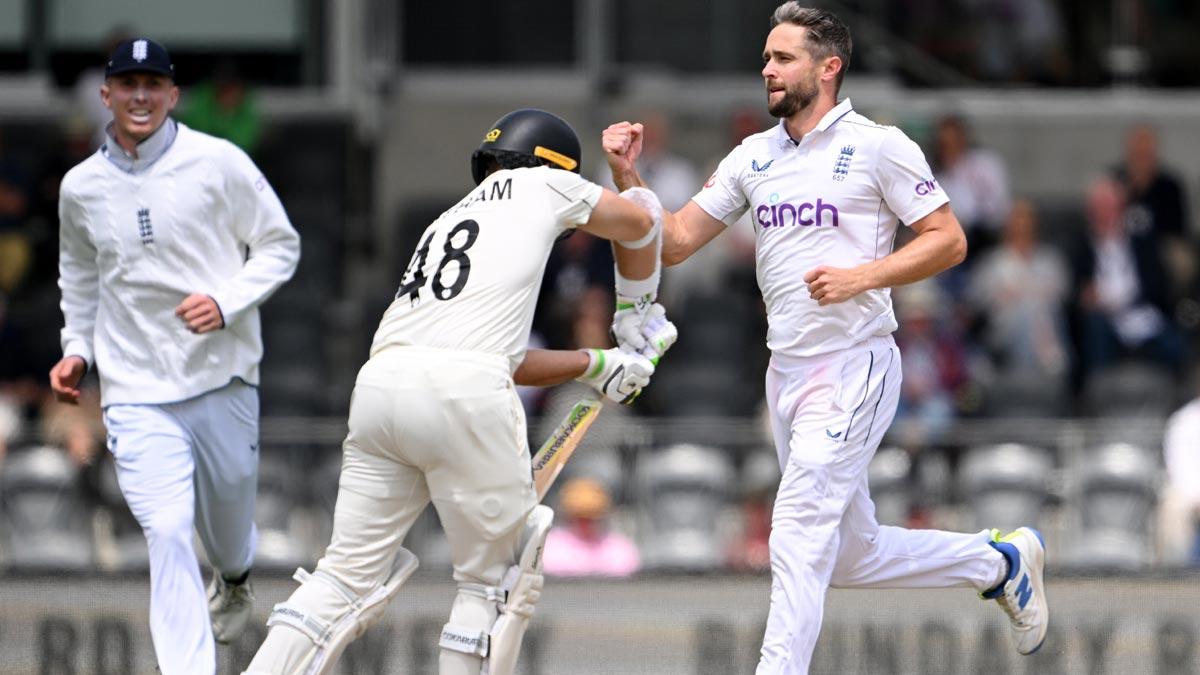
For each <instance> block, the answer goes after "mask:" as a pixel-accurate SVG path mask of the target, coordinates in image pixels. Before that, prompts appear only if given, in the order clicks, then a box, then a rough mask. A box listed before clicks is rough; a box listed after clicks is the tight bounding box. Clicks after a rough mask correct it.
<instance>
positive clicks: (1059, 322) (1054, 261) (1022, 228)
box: [969, 199, 1071, 376]
mask: <svg viewBox="0 0 1200 675" xmlns="http://www.w3.org/2000/svg"><path fill="white" fill-rule="evenodd" d="M1068 269H1069V268H1068V266H1067V263H1066V261H1065V260H1064V259H1063V257H1062V255H1060V254H1059V252H1058V251H1056V250H1054V249H1053V248H1050V247H1049V246H1045V245H1042V244H1040V243H1039V242H1038V223H1037V214H1036V212H1035V211H1034V208H1033V204H1032V203H1031V202H1030V201H1029V200H1027V199H1018V200H1017V201H1016V202H1014V203H1013V207H1012V210H1011V211H1010V212H1009V216H1008V222H1007V223H1006V224H1005V227H1004V239H1003V245H1002V246H1001V247H1000V248H997V249H995V250H993V251H991V252H989V253H987V254H985V256H984V257H983V259H982V260H980V261H979V264H978V265H976V266H975V268H974V269H973V270H972V271H971V284H970V290H969V298H970V300H971V302H972V304H973V305H974V311H975V314H976V315H977V316H978V317H981V319H982V320H983V321H984V322H985V325H984V328H983V330H984V336H985V337H984V343H985V345H986V347H987V350H988V353H989V355H990V356H991V358H992V362H993V363H994V364H995V365H996V366H997V367H998V368H999V369H1000V370H1003V371H1007V372H1012V373H1045V374H1047V375H1052V376H1062V375H1065V374H1066V370H1067V365H1068V363H1067V361H1068V349H1067V342H1066V334H1065V325H1064V321H1063V319H1064V314H1063V310H1064V308H1065V306H1066V302H1067V300H1068V299H1069V297H1070V283H1071V280H1070V275H1069V272H1068Z"/></svg>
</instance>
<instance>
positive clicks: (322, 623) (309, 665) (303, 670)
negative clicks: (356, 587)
mask: <svg viewBox="0 0 1200 675" xmlns="http://www.w3.org/2000/svg"><path fill="white" fill-rule="evenodd" d="M416 569H417V557H416V556H415V555H413V554H412V552H411V551H409V550H407V549H404V548H401V549H400V550H399V551H398V552H397V553H396V562H395V563H394V565H393V567H392V573H391V575H389V576H388V579H387V581H385V582H384V583H383V585H381V586H380V587H379V588H376V589H375V590H374V591H372V592H371V593H369V594H367V595H366V596H365V597H359V596H357V595H355V594H354V593H353V592H352V591H351V590H350V589H349V588H346V586H345V585H343V584H342V583H341V582H340V581H338V580H337V579H336V578H334V577H333V576H332V575H330V574H327V573H325V572H324V571H321V570H318V571H316V572H314V573H312V574H309V573H308V572H306V571H304V570H303V569H299V570H296V574H295V579H296V581H299V582H300V583H301V584H322V585H324V586H325V587H326V589H327V591H326V595H327V596H332V598H333V599H334V601H335V602H337V603H338V604H340V605H342V609H341V613H340V614H338V615H337V616H336V617H335V618H333V619H331V620H324V619H322V618H321V617H320V616H318V615H317V614H316V613H315V612H313V611H310V610H308V609H307V608H305V607H302V606H300V605H299V604H296V603H292V602H290V601H284V602H281V603H279V604H277V605H275V608H274V609H272V610H271V616H270V618H268V619H267V626H268V627H274V626H287V627H289V628H292V629H294V630H297V631H299V632H300V633H302V634H303V635H304V636H305V637H307V638H308V639H309V640H310V644H309V645H308V650H309V653H308V654H307V655H304V656H301V658H299V659H288V660H289V661H295V662H296V663H297V665H296V666H295V667H294V668H288V669H287V670H286V671H275V670H273V671H271V672H273V673H275V674H276V675H328V674H329V673H331V672H333V667H334V664H335V663H336V662H337V659H338V657H340V656H341V654H342V651H344V650H345V649H346V646H347V645H349V644H350V643H351V642H353V641H354V640H355V639H357V638H358V637H359V636H360V635H362V634H363V633H364V632H365V631H366V630H367V629H368V628H370V627H371V626H372V625H373V624H374V623H375V622H376V621H378V620H379V618H380V617H381V616H383V613H384V611H385V610H386V609H387V605H388V602H389V601H390V600H391V599H392V598H393V597H395V596H396V594H397V593H399V592H400V586H401V585H403V584H404V582H405V581H407V580H408V578H409V577H410V576H412V574H413V572H415V571H416ZM326 615H327V614H326ZM270 639H271V636H270V634H268V636H267V641H268V642H270ZM265 647H266V644H265V643H264V649H263V650H260V652H259V653H260V654H262V653H263V652H265V651H266V649H265ZM255 660H256V661H257V658H256V659H255ZM255 665H256V664H254V663H252V664H251V667H254V666H255ZM246 672H247V673H258V672H260V671H257V670H247V671H246Z"/></svg>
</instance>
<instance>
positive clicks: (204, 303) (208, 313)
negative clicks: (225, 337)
mask: <svg viewBox="0 0 1200 675" xmlns="http://www.w3.org/2000/svg"><path fill="white" fill-rule="evenodd" d="M175 316H177V317H179V318H180V319H181V320H182V321H183V322H184V323H186V324H187V327H188V330H190V331H192V332H193V333H195V334H197V335H200V334H203V333H210V332H212V331H214V330H220V329H222V328H224V327H225V317H223V316H221V308H220V307H217V301H216V300H213V299H212V297H211V296H208V295H201V294H200V293H193V294H191V295H189V296H187V297H186V298H184V299H183V302H181V303H179V306H178V307H176V308H175Z"/></svg>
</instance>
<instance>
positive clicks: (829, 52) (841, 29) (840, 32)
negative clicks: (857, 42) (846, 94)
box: [771, 0, 854, 93]
mask: <svg viewBox="0 0 1200 675" xmlns="http://www.w3.org/2000/svg"><path fill="white" fill-rule="evenodd" d="M781 23H790V24H793V25H796V26H802V27H804V28H807V29H808V31H807V34H806V37H805V40H804V41H805V44H806V46H807V48H808V52H809V53H810V54H812V55H813V56H814V57H816V58H820V59H823V58H826V57H829V56H836V57H838V58H840V59H841V60H842V69H841V70H839V71H838V74H837V83H836V87H835V88H834V93H837V91H838V90H840V89H841V88H842V80H843V79H845V77H846V69H847V68H849V67H850V52H852V51H853V50H854V41H853V40H851V39H850V29H849V28H848V27H847V26H846V24H844V23H842V20H841V19H839V18H838V17H837V15H836V14H834V13H833V12H830V11H827V10H824V9H816V8H813V7H801V6H800V3H799V2H796V0H789V1H788V2H785V3H783V4H782V5H780V6H778V7H776V8H775V13H774V14H772V15H771V28H774V27H776V26H778V25H779V24H781Z"/></svg>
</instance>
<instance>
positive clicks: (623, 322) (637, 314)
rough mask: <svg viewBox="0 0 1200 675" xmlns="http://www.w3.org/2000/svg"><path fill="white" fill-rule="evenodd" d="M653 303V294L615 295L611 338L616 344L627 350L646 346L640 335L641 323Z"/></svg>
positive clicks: (637, 350) (639, 349) (636, 350)
mask: <svg viewBox="0 0 1200 675" xmlns="http://www.w3.org/2000/svg"><path fill="white" fill-rule="evenodd" d="M653 305H654V294H652V293H647V294H646V295H642V296H638V297H636V298H631V297H628V296H625V295H620V294H618V295H617V309H616V311H615V312H613V322H612V338H613V342H615V343H617V346H618V347H620V348H621V349H623V350H625V351H627V352H641V351H642V350H643V349H645V348H646V338H645V336H644V335H642V324H644V323H645V322H646V317H647V315H648V313H649V311H650V308H651V307H652V306H653Z"/></svg>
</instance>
